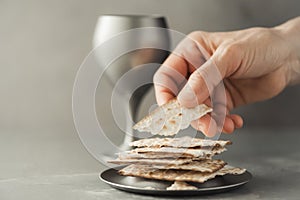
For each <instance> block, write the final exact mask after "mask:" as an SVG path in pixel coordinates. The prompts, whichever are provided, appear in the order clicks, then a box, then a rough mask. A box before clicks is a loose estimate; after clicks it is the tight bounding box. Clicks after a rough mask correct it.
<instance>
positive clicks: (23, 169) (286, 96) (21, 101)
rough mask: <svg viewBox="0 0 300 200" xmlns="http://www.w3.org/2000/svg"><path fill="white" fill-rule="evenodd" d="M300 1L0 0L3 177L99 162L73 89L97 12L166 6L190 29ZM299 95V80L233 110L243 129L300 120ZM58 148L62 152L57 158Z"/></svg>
mask: <svg viewBox="0 0 300 200" xmlns="http://www.w3.org/2000/svg"><path fill="white" fill-rule="evenodd" d="M299 8H300V1H297V0H286V1H282V0H265V1H260V0H252V1H246V0H242V1H241V0H227V1H221V0H189V1H181V0H164V1H159V0H152V1H147V0H127V1H121V0H109V1H108V0H107V1H105V0H94V1H92V0H87V1H78V0H72V1H58V0H52V1H37V0H35V1H34V0H26V1H20V0H19V1H16V0H0V56H1V59H0V70H1V72H0V92H1V99H0V111H1V113H0V134H1V140H2V141H6V142H5V143H4V144H2V145H1V146H0V157H1V165H0V171H6V172H5V173H2V174H1V173H0V178H5V177H12V176H18V175H22V176H24V175H26V174H36V175H38V174H46V173H51V169H52V168H57V169H58V172H57V173H67V172H74V170H75V171H76V170H77V171H80V172H84V171H88V170H91V169H92V170H96V169H97V167H98V166H97V164H96V161H95V160H93V159H92V158H91V157H90V156H89V155H88V154H87V152H86V151H85V149H84V148H83V146H82V145H81V144H80V141H79V139H78V136H77V133H76V130H75V128H74V124H73V119H72V108H71V95H72V87H73V83H74V79H75V75H76V72H77V70H78V69H79V66H80V64H81V63H82V62H83V59H84V58H85V56H87V54H88V53H89V52H90V51H91V49H92V38H93V33H94V28H95V25H96V22H97V18H98V16H99V15H101V14H161V15H164V16H166V17H167V20H168V24H169V27H170V28H171V29H174V30H177V31H180V32H182V33H185V34H188V33H189V32H191V31H194V30H204V31H229V30H237V29H243V28H248V27H252V26H266V27H271V26H275V25H278V24H280V23H283V22H285V21H286V20H288V19H290V18H293V17H296V16H299V15H300V9H299ZM98 95H100V96H98V99H99V104H98V105H97V109H99V110H101V109H102V108H101V94H98ZM149 96H150V98H151V96H152V97H153V93H152V94H151V93H150V94H149ZM299 102H300V86H295V87H291V88H288V89H286V90H285V91H284V92H283V93H282V94H280V95H279V96H278V97H276V98H274V99H272V100H269V101H268V102H261V103H256V104H254V105H249V106H246V107H242V108H239V109H237V110H236V111H235V112H237V113H240V114H242V116H244V120H245V127H244V129H255V128H261V127H263V128H268V129H270V130H272V129H280V128H284V127H298V128H299V127H300V123H299V117H298V113H299V111H300V107H299V106H298V104H299ZM103 109H104V108H103ZM100 115H101V113H100ZM107 123H112V122H110V121H109V120H107ZM283 134H284V133H283ZM28 140H31V141H35V140H37V141H43V142H32V143H28V142H27V141H28ZM67 144H69V145H67ZM75 149H76V154H74V153H73V152H74V151H75ZM7 151H9V152H10V154H9V155H8V154H7V153H6V152H7ZM53 152H54V153H55V152H56V153H57V155H59V156H58V157H55V158H54V157H53V158H52V157H51V156H52V155H53ZM41 154H42V155H43V156H40V155H41ZM66 157H68V159H69V160H70V159H73V161H72V162H70V161H65V160H66V159H67V158H66ZM77 157H81V158H82V159H79V160H78V159H76V158H77ZM75 166H76V167H75Z"/></svg>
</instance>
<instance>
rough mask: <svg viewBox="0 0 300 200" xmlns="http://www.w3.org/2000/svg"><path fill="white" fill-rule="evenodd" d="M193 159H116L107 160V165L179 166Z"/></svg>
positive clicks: (193, 159)
mask: <svg viewBox="0 0 300 200" xmlns="http://www.w3.org/2000/svg"><path fill="white" fill-rule="evenodd" d="M195 160H198V159H195V158H177V159H174V158H171V159H116V160H109V161H107V162H108V163H113V164H118V165H128V164H145V165H169V164H174V165H180V164H185V163H190V162H193V161H195Z"/></svg>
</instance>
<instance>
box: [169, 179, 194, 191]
mask: <svg viewBox="0 0 300 200" xmlns="http://www.w3.org/2000/svg"><path fill="white" fill-rule="evenodd" d="M197 189H198V188H197V187H195V186H193V185H189V184H187V183H186V182H184V181H175V182H174V183H173V184H172V185H170V186H169V187H167V190H197Z"/></svg>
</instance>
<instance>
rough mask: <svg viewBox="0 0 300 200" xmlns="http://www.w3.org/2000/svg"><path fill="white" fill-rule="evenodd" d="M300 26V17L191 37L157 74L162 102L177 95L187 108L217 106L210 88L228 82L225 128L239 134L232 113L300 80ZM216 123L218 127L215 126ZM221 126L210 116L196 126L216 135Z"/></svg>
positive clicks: (238, 119)
mask: <svg viewBox="0 0 300 200" xmlns="http://www.w3.org/2000/svg"><path fill="white" fill-rule="evenodd" d="M299 26H300V18H296V19H294V20H292V21H290V22H287V23H286V24H283V25H281V26H278V27H275V28H250V29H246V30H240V31H234V32H220V33H208V32H202V31H196V32H193V33H191V34H189V35H188V37H187V38H185V39H184V40H183V41H182V42H181V43H180V44H179V45H178V47H177V48H176V49H175V51H174V52H173V53H172V54H171V55H170V56H169V57H168V58H167V59H166V61H165V62H164V63H163V65H162V66H161V67H160V69H159V70H158V71H157V72H156V74H155V76H154V85H155V93H156V99H157V102H158V104H159V105H161V104H164V103H166V102H167V101H168V100H170V99H172V98H174V97H175V96H177V95H178V100H179V102H180V103H181V104H182V105H183V106H185V107H193V106H195V104H196V103H197V104H200V103H206V104H211V98H210V94H209V88H211V89H212V90H214V91H215V90H216V88H217V87H218V85H220V83H222V80H223V83H224V86H225V93H226V105H223V106H226V117H225V121H224V125H223V127H221V128H222V131H223V132H225V133H231V132H233V131H234V129H235V128H240V127H242V125H243V120H242V118H241V116H239V115H235V114H230V111H231V110H232V109H233V108H235V107H237V106H240V105H244V104H249V103H254V102H257V101H262V100H267V99H270V98H272V97H274V96H276V95H277V94H279V93H280V92H281V91H282V90H283V89H284V88H285V87H286V86H287V85H289V84H291V83H293V82H295V80H297V79H299V77H300V76H299V71H300V70H299V69H300V61H299V60H300V55H299V54H300V51H299V50H300V48H299V46H300V44H299V41H300V37H299V35H300V30H299ZM202 48H203V49H204V50H203V49H202ZM205 52H207V53H208V54H209V55H205ZM209 57H210V58H209ZM216 70H217V71H218V72H219V74H220V76H219V78H218V77H217V78H216V76H215V71H216ZM295 74H296V75H295ZM295 77H296V78H295ZM186 79H188V80H187V82H186ZM180 90H181V91H180ZM178 93H179V94H178ZM192 94H194V95H195V96H194V98H193V95H192ZM195 99H196V101H195ZM195 102H196V103H195ZM213 106H214V108H215V106H216V105H213ZM210 122H212V125H214V128H209V124H210ZM216 124H217V123H216V122H215V119H214V117H212V116H211V115H206V116H204V117H202V118H201V119H199V120H198V121H195V122H193V123H192V126H193V127H194V128H196V129H198V130H200V131H202V132H203V133H204V134H206V135H207V136H213V135H214V134H215V132H216V131H217V126H216Z"/></svg>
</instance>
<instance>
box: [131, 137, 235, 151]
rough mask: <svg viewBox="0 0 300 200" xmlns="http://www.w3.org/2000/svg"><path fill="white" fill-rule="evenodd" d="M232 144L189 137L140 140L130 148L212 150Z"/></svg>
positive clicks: (132, 143)
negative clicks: (192, 148) (195, 148)
mask: <svg viewBox="0 0 300 200" xmlns="http://www.w3.org/2000/svg"><path fill="white" fill-rule="evenodd" d="M230 144H232V143H231V141H229V140H227V141H224V140H207V139H201V138H192V137H189V136H185V137H179V138H147V139H141V140H137V141H134V142H131V143H130V146H134V147H156V148H159V147H176V148H191V147H197V148H208V147H211V148H214V147H225V146H226V145H230Z"/></svg>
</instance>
